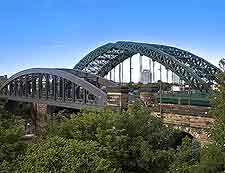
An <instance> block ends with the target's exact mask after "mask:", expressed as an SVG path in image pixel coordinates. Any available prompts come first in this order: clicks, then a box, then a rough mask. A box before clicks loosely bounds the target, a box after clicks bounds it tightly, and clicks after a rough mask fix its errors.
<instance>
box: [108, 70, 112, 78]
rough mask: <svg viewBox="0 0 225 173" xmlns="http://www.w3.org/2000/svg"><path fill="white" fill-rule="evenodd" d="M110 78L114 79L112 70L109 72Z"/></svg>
mask: <svg viewBox="0 0 225 173" xmlns="http://www.w3.org/2000/svg"><path fill="white" fill-rule="evenodd" d="M109 79H110V80H112V70H110V72H109Z"/></svg>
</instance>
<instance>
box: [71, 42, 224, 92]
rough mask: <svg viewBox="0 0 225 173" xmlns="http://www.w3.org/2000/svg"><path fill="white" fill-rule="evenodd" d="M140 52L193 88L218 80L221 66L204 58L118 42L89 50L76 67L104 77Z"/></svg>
mask: <svg viewBox="0 0 225 173" xmlns="http://www.w3.org/2000/svg"><path fill="white" fill-rule="evenodd" d="M137 53H140V55H145V56H147V57H149V58H151V59H152V60H153V61H156V62H158V63H160V64H162V65H163V66H165V68H166V69H168V70H171V71H172V72H173V73H175V74H176V75H177V76H179V77H180V79H181V80H184V81H185V82H186V83H187V84H189V85H192V86H193V87H194V88H198V89H207V88H208V87H209V86H210V85H211V84H213V83H214V82H215V80H216V74H217V73H219V72H221V70H220V69H219V68H217V67H216V66H214V65H212V64H211V63H209V62H208V61H206V60H205V59H203V58H201V57H198V56H196V55H194V54H192V53H190V52H187V51H185V50H181V49H178V48H175V47H170V46H164V45H157V44H147V43H137V42H125V41H119V42H116V43H108V44H105V45H103V46H101V47H99V48H97V49H95V50H94V51H92V52H90V53H89V54H88V55H86V56H85V57H84V58H83V59H81V60H80V62H79V63H78V64H76V65H75V67H74V69H78V70H82V71H85V72H88V73H93V74H96V75H98V76H102V77H104V76H105V75H107V74H108V73H109V72H110V71H111V70H112V69H113V68H115V67H116V66H117V65H118V64H120V63H121V62H123V61H124V60H126V59H128V58H129V57H132V56H133V55H135V54H137Z"/></svg>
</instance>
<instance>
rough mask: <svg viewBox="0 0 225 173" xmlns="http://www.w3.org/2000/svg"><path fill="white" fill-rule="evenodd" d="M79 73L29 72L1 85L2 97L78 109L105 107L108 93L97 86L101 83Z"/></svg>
mask: <svg viewBox="0 0 225 173" xmlns="http://www.w3.org/2000/svg"><path fill="white" fill-rule="evenodd" d="M77 73H78V71H75V70H68V69H61V70H60V69H28V70H25V71H22V72H19V73H17V74H15V75H13V76H12V77H11V78H9V79H8V80H7V81H6V82H5V83H4V84H3V85H2V86H1V88H0V95H1V97H7V98H8V99H10V100H15V101H23V102H38V103H46V104H48V105H54V106H63V107H69V108H75V109H81V108H96V107H103V106H104V105H105V104H106V94H105V93H104V92H103V91H102V90H101V89H99V88H98V87H97V86H100V84H99V83H98V81H96V79H95V78H93V77H94V75H91V76H92V78H89V81H87V79H86V80H85V79H84V78H80V77H78V76H79V75H80V76H81V75H84V73H83V72H80V74H79V75H75V74H77ZM89 77H90V76H89ZM97 79H98V78H97ZM99 81H101V82H102V81H103V82H104V80H103V79H101V80H99ZM94 84H95V85H96V86H95V85H94Z"/></svg>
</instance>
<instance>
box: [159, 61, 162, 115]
mask: <svg viewBox="0 0 225 173" xmlns="http://www.w3.org/2000/svg"><path fill="white" fill-rule="evenodd" d="M159 71H160V89H159V90H160V91H159V94H160V96H159V99H160V105H159V111H160V117H161V118H162V66H161V64H160V68H159Z"/></svg>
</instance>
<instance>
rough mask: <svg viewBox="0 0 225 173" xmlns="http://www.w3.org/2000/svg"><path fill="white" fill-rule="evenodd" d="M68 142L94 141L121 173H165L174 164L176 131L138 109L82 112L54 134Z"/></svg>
mask: <svg viewBox="0 0 225 173" xmlns="http://www.w3.org/2000/svg"><path fill="white" fill-rule="evenodd" d="M53 132H54V133H53V134H51V135H52V136H55V135H58V136H61V137H62V138H65V139H67V140H78V141H83V142H89V141H94V142H97V143H98V144H100V146H101V147H103V148H107V151H108V152H109V155H108V158H109V160H110V162H111V163H112V165H113V166H114V168H115V169H116V170H122V172H143V173H145V172H146V173H147V172H165V171H166V170H168V167H169V165H170V163H171V162H172V160H173V155H174V149H173V148H172V146H174V144H175V143H176V134H177V131H175V130H173V129H170V128H166V127H164V125H163V123H162V122H161V121H160V120H159V119H157V118H154V117H152V116H151V113H150V112H149V111H147V110H145V109H144V108H142V107H141V106H140V105H139V106H138V105H136V106H133V107H132V108H130V109H129V111H127V112H126V111H124V112H114V111H110V110H103V111H99V112H98V111H84V112H82V113H80V114H78V115H73V116H72V118H71V119H67V120H65V122H64V123H63V125H62V127H61V128H60V129H58V130H57V129H56V130H53Z"/></svg>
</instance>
